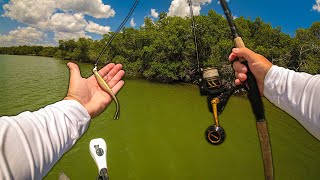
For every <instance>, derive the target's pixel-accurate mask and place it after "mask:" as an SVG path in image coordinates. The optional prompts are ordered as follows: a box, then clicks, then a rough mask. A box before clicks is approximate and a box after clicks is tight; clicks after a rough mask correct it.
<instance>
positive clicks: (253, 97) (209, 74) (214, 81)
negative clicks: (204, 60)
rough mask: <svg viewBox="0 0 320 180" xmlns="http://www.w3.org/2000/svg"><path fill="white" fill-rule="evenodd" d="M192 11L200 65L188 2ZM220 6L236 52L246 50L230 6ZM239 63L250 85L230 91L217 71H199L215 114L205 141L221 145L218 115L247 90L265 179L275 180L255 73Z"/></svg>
mask: <svg viewBox="0 0 320 180" xmlns="http://www.w3.org/2000/svg"><path fill="white" fill-rule="evenodd" d="M188 3H189V7H190V15H191V19H192V28H193V35H194V44H195V46H196V54H197V61H198V64H200V63H199V58H198V57H199V55H198V53H199V52H198V48H197V47H198V46H197V38H196V33H195V25H194V24H195V23H194V17H193V12H192V1H191V0H188ZM220 4H221V6H222V8H223V10H224V13H225V15H226V18H227V20H228V23H229V26H230V29H231V33H232V35H233V39H234V45H235V47H237V48H241V47H245V45H244V42H243V40H242V38H241V36H240V35H239V33H238V31H237V28H236V26H235V24H234V21H233V17H232V15H231V12H230V10H229V8H228V5H227V3H226V1H225V0H220ZM239 61H240V62H242V63H243V64H245V65H246V66H247V69H248V72H247V81H246V82H245V83H244V84H243V85H240V86H233V87H231V88H230V89H228V88H227V87H226V86H225V85H223V84H222V83H221V80H220V77H219V72H218V69H217V68H215V67H206V68H199V69H200V76H199V80H198V84H199V87H200V93H201V95H203V96H207V104H208V108H209V111H210V112H212V113H213V119H214V122H213V125H211V126H209V127H208V128H207V129H206V132H205V138H206V140H207V141H208V142H209V143H210V144H213V145H218V144H221V143H222V142H223V141H224V140H225V136H226V134H225V131H224V129H223V128H222V127H221V126H220V125H219V119H218V115H219V114H221V113H222V111H223V110H224V108H225V106H226V104H227V102H228V100H229V98H230V96H231V95H232V94H233V93H234V92H235V91H236V90H239V89H242V88H243V89H245V90H246V91H247V94H248V95H247V97H248V99H249V101H250V104H251V107H252V110H253V113H254V115H255V118H256V124H257V130H258V134H259V140H260V146H261V151H262V157H263V163H264V172H265V178H266V179H267V180H272V179H273V164H272V154H271V146H270V139H269V133H268V127H267V123H266V121H265V115H264V107H263V103H262V99H261V97H260V94H259V89H258V86H257V82H256V79H255V77H254V76H253V74H252V72H251V71H250V69H249V66H248V63H247V61H246V60H244V59H241V58H240V59H239Z"/></svg>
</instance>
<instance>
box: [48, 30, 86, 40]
mask: <svg viewBox="0 0 320 180" xmlns="http://www.w3.org/2000/svg"><path fill="white" fill-rule="evenodd" d="M79 38H92V37H91V36H88V35H86V33H85V32H84V31H79V32H56V33H55V34H54V39H55V40H56V41H57V42H58V41H59V40H70V39H74V40H78V39H79Z"/></svg>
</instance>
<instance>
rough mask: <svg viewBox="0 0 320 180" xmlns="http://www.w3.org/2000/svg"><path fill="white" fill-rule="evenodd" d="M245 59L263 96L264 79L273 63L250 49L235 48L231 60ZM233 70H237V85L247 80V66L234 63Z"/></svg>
mask: <svg viewBox="0 0 320 180" xmlns="http://www.w3.org/2000/svg"><path fill="white" fill-rule="evenodd" d="M237 57H238V58H243V59H245V60H247V61H248V65H249V68H250V70H251V72H252V74H253V75H254V77H255V78H256V80H257V84H258V87H259V91H260V94H261V95H263V88H264V78H265V76H266V75H267V73H268V71H269V70H270V68H271V67H272V63H271V62H270V61H269V60H268V59H266V58H265V57H264V56H262V55H260V54H257V53H255V52H253V51H251V50H250V49H248V48H234V49H232V53H231V54H230V56H229V60H230V61H233V60H235V59H236V58H237ZM233 68H234V70H235V76H236V78H237V79H236V80H235V84H236V85H240V84H242V83H243V82H244V81H246V80H247V75H246V73H247V72H248V69H247V67H246V66H245V65H243V64H241V63H240V62H239V61H235V62H234V63H233Z"/></svg>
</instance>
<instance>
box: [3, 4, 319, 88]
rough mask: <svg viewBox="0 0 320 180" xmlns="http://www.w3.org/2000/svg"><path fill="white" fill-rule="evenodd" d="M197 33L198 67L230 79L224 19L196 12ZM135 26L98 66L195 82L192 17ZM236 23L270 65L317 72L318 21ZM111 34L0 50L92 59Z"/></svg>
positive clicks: (162, 16)
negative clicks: (291, 27) (291, 29)
mask: <svg viewBox="0 0 320 180" xmlns="http://www.w3.org/2000/svg"><path fill="white" fill-rule="evenodd" d="M195 19H196V34H197V37H198V46H199V53H200V65H201V67H206V66H211V67H212V66H214V67H217V68H218V69H219V72H220V76H221V78H222V79H223V81H225V82H233V78H234V75H233V70H232V68H231V66H230V63H229V62H228V60H227V58H228V55H229V53H230V52H231V49H232V47H233V42H232V40H231V37H232V36H231V33H230V30H229V26H228V24H227V21H226V19H225V18H224V17H223V16H221V15H219V14H217V13H216V12H215V11H213V10H210V11H209V12H208V15H201V16H196V17H195ZM144 22H145V23H144V26H142V27H140V28H139V29H134V28H124V29H123V31H122V33H119V34H118V35H117V36H116V38H115V39H114V41H113V42H112V44H111V46H110V47H109V48H108V50H107V51H106V53H105V54H104V55H103V56H102V58H101V64H106V63H109V62H114V63H122V64H123V65H124V69H125V70H126V72H127V74H128V75H130V76H138V77H143V78H145V79H148V80H152V81H159V82H163V83H172V82H185V83H195V82H196V80H197V78H196V72H197V62H196V55H195V47H194V42H193V36H192V29H191V20H190V18H185V19H184V18H180V17H167V14H166V13H161V14H160V18H159V20H157V21H155V22H153V21H152V20H151V19H150V18H145V21H144ZM235 23H236V25H237V27H238V29H239V31H240V34H241V36H242V38H243V39H244V41H245V43H246V45H247V47H248V48H250V49H252V50H254V51H256V52H258V53H260V54H262V55H264V56H265V57H266V58H267V59H269V60H270V61H271V62H272V63H273V64H275V65H279V66H283V67H286V68H289V69H293V70H295V71H304V72H308V73H310V74H319V73H320V60H319V59H320V21H319V22H314V23H313V24H312V25H311V27H309V28H306V29H302V28H301V29H298V30H297V31H296V33H295V36H294V37H290V36H289V35H287V34H285V33H283V32H281V28H280V27H276V28H272V27H271V25H270V24H268V23H264V22H263V21H262V20H261V19H260V18H257V19H255V20H251V19H250V18H249V19H245V18H244V17H239V18H237V19H235ZM112 33H114V32H110V33H109V34H105V35H103V38H102V39H101V40H92V39H86V38H79V39H78V40H77V41H75V40H60V41H59V45H58V46H57V47H50V46H49V47H44V46H26V45H25V46H15V47H0V54H9V55H35V56H45V57H54V58H58V59H62V60H72V61H78V62H83V63H93V62H95V60H96V57H97V56H98V55H99V53H100V51H101V49H102V48H103V46H104V44H105V43H106V42H107V41H108V39H109V38H110V36H111V35H112Z"/></svg>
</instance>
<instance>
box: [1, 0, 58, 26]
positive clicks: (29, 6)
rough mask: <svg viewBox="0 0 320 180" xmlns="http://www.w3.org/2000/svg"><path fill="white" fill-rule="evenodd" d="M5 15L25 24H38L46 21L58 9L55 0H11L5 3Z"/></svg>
mask: <svg viewBox="0 0 320 180" xmlns="http://www.w3.org/2000/svg"><path fill="white" fill-rule="evenodd" d="M3 9H4V14H3V16H6V17H10V18H11V19H15V20H17V21H19V22H22V23H25V24H29V25H30V24H37V23H39V22H41V21H46V20H47V19H48V18H49V17H51V16H52V14H53V13H54V12H55V9H56V2H55V1H54V0H46V1H43V2H41V3H39V2H38V1H37V0H11V1H10V2H9V3H8V4H5V5H3Z"/></svg>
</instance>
